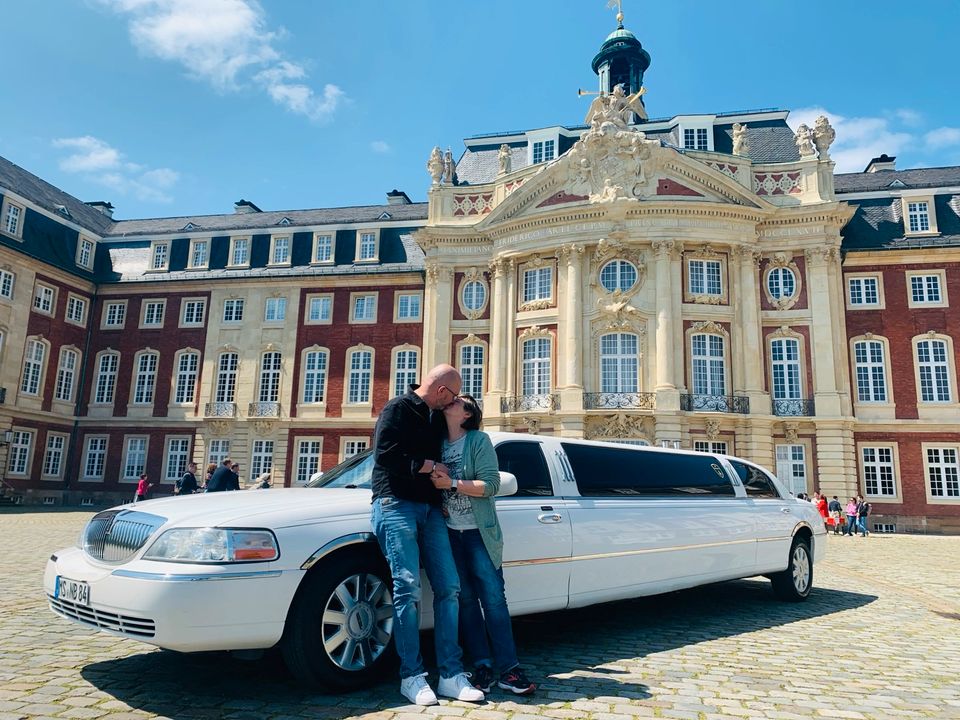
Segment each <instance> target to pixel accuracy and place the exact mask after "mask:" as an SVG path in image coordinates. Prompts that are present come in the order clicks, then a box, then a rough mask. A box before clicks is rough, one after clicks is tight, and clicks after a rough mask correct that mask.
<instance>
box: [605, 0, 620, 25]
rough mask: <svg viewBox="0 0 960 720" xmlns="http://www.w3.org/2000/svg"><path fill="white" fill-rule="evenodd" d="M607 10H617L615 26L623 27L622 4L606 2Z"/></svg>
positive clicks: (615, 1) (611, 0)
mask: <svg viewBox="0 0 960 720" xmlns="http://www.w3.org/2000/svg"><path fill="white" fill-rule="evenodd" d="M607 7H608V8H613V7H616V8H617V25H620V26H623V2H622V0H607Z"/></svg>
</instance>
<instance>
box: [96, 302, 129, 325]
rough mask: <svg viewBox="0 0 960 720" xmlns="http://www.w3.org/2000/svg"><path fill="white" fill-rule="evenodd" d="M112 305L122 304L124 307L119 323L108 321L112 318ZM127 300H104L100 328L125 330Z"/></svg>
mask: <svg viewBox="0 0 960 720" xmlns="http://www.w3.org/2000/svg"><path fill="white" fill-rule="evenodd" d="M111 305H120V306H122V307H123V316H122V317H121V318H120V322H119V323H112V324H111V323H109V322H107V321H108V320H109V319H110V306H111ZM127 305H128V301H127V300H104V301H103V310H102V311H101V313H100V329H101V330H123V328H124V326H125V325H126V324H127Z"/></svg>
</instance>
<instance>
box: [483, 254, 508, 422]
mask: <svg viewBox="0 0 960 720" xmlns="http://www.w3.org/2000/svg"><path fill="white" fill-rule="evenodd" d="M504 267H505V263H504V261H503V260H502V259H501V258H494V259H493V260H492V261H491V262H490V274H491V276H492V279H493V297H492V298H491V302H490V349H489V357H488V358H487V363H488V365H489V367H490V378H489V384H488V385H487V395H486V398H485V400H484V410H485V413H484V414H485V415H499V414H500V398H502V397H503V395H504V390H505V385H504V374H503V370H504V368H505V367H506V338H505V337H504V329H505V323H506V318H507V306H506V287H505V285H506V278H505V277H504Z"/></svg>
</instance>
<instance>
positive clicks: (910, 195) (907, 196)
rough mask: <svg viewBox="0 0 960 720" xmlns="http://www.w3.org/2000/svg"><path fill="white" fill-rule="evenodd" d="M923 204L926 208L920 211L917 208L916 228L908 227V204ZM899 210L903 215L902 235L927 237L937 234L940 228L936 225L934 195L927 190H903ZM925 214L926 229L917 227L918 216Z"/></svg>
mask: <svg viewBox="0 0 960 720" xmlns="http://www.w3.org/2000/svg"><path fill="white" fill-rule="evenodd" d="M921 203H923V204H925V205H926V208H924V209H923V210H922V211H921V210H920V209H919V208H918V209H917V216H918V229H916V230H911V229H910V214H911V213H910V205H919V204H921ZM900 212H901V214H902V215H903V235H904V237H928V236H930V235H939V234H940V230H939V228H938V227H937V211H936V202H935V198H934V195H933V194H932V193H930V192H929V191H927V190H922V191H919V192H917V191H914V192H905V193H902V194H901V195H900ZM921 216H925V217H926V220H927V225H928V227H927V229H926V230H921V229H920V228H919V218H920V217H921Z"/></svg>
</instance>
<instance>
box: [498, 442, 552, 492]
mask: <svg viewBox="0 0 960 720" xmlns="http://www.w3.org/2000/svg"><path fill="white" fill-rule="evenodd" d="M497 460H498V461H499V463H500V469H501V470H502V471H503V472H508V473H513V474H514V475H516V477H517V494H516V495H513V496H511V497H530V496H531V495H533V496H537V497H543V496H547V497H549V496H551V495H553V483H551V482H550V471H549V470H548V469H547V462H546V460H545V459H544V457H543V451H542V450H541V449H540V443H536V442H508V443H502V444H500V445H497ZM508 499H509V497H503V498H497V502H500V501H501V500H508Z"/></svg>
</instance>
